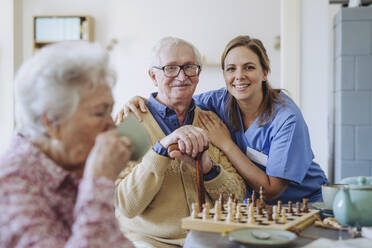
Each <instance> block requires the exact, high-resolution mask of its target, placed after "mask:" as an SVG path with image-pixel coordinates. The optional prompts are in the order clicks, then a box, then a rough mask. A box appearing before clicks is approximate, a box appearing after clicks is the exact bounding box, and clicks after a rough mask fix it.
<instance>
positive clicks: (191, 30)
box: [23, 0, 280, 112]
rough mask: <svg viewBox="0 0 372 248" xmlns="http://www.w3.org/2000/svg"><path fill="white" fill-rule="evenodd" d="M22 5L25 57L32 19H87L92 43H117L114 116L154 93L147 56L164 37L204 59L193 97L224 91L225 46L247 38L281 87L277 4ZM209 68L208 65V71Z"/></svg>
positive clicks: (49, 0)
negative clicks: (184, 43) (257, 42)
mask: <svg viewBox="0 0 372 248" xmlns="http://www.w3.org/2000/svg"><path fill="white" fill-rule="evenodd" d="M211 3H212V2H211V1H206V0H204V1H200V0H187V1H174V0H158V1H148V0H136V1H129V0H106V1H103V0H79V1H76V0H64V1H60V0H23V12H24V14H23V25H24V32H23V34H24V57H25V58H28V57H30V56H31V54H32V16H33V15H49V14H56V15H58V14H60V15H62V14H64V15H66V14H81V15H91V16H92V17H93V18H94V19H95V39H96V41H98V42H100V43H102V44H103V45H107V44H109V43H110V41H111V39H117V40H118V41H119V43H118V44H117V45H116V47H115V48H114V50H113V51H112V55H113V56H112V61H113V64H114V66H115V67H116V68H117V71H118V84H117V86H116V89H115V92H114V96H115V99H116V101H117V104H116V106H115V108H114V112H116V111H117V110H118V108H119V107H120V106H121V105H122V104H123V103H124V102H126V101H127V100H129V99H130V97H132V96H134V95H143V96H146V97H147V96H148V95H149V93H150V92H153V91H156V88H154V87H153V86H152V83H151V81H150V80H149V78H148V76H147V68H148V55H149V53H150V51H151V48H152V46H153V45H154V43H155V42H156V41H157V40H159V39H160V38H161V37H163V36H169V35H172V36H178V37H181V38H184V39H186V40H188V41H190V42H192V43H193V44H195V46H196V47H198V49H199V50H200V52H201V53H202V55H204V56H205V58H206V62H207V66H204V68H203V71H202V73H201V76H200V83H199V86H198V89H197V92H203V91H206V90H209V89H217V88H220V87H222V86H224V81H223V78H222V73H221V70H220V68H219V67H218V66H217V64H218V63H219V58H220V54H221V53H222V51H223V48H224V46H225V45H226V44H227V42H228V41H229V40H231V39H232V38H233V37H235V36H237V35H240V34H249V35H251V36H256V37H258V38H260V39H261V40H262V41H263V43H264V45H265V46H266V48H267V50H268V54H269V56H270V58H271V64H272V73H271V77H270V78H269V79H270V80H271V82H272V84H273V86H274V87H280V82H279V81H280V53H279V51H277V50H275V49H274V44H275V42H276V40H275V36H277V35H280V8H279V6H280V1H278V0H234V1H232V2H226V1H225V0H215V1H213V4H211ZM208 64H209V65H208Z"/></svg>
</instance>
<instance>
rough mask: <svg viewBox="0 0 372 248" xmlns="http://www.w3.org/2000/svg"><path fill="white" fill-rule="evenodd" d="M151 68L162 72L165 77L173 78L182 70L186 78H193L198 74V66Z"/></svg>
mask: <svg viewBox="0 0 372 248" xmlns="http://www.w3.org/2000/svg"><path fill="white" fill-rule="evenodd" d="M152 68H155V69H158V70H163V71H164V75H165V76H166V77H170V78H174V77H177V76H178V74H180V71H181V70H183V72H184V73H185V75H186V76H188V77H195V76H197V75H198V74H199V72H200V65H165V66H163V67H159V66H153V67H152Z"/></svg>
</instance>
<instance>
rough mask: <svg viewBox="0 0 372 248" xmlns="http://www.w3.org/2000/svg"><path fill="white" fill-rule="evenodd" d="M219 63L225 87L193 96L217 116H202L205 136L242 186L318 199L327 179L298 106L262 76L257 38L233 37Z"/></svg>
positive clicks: (264, 64)
mask: <svg viewBox="0 0 372 248" xmlns="http://www.w3.org/2000/svg"><path fill="white" fill-rule="evenodd" d="M221 65H222V70H223V75H224V79H225V82H226V88H222V89H219V90H214V91H209V92H206V93H203V94H200V95H197V96H194V99H195V102H196V104H197V105H198V106H200V107H201V108H203V109H207V110H211V111H213V112H215V113H217V114H218V115H219V117H220V118H221V119H222V121H223V122H222V121H220V122H216V121H212V119H211V118H209V117H208V115H205V116H204V118H202V125H203V126H204V128H205V130H207V132H208V137H209V139H210V140H211V142H212V143H213V144H214V145H216V146H217V147H218V148H220V149H221V150H222V151H223V152H224V153H225V154H226V155H227V157H228V158H229V159H230V161H231V162H232V164H233V165H234V166H235V168H236V169H237V170H238V171H239V173H240V174H241V175H242V176H243V178H244V179H245V181H246V184H247V187H248V189H252V190H255V191H258V190H259V188H260V186H263V188H264V191H265V200H267V201H269V202H270V201H277V200H282V201H283V202H288V201H301V200H302V198H309V201H311V202H314V201H322V194H321V185H322V184H325V183H328V180H327V178H326V176H325V174H324V172H323V171H322V169H321V168H320V166H319V165H318V164H317V163H315V162H314V161H313V158H314V155H313V152H312V150H311V145H310V137H309V132H308V128H307V125H306V123H305V120H304V118H303V116H302V114H301V111H300V109H299V108H298V107H297V106H296V104H295V103H294V102H293V101H292V100H291V99H290V98H289V97H288V96H287V95H286V94H285V93H284V92H283V91H281V90H278V89H272V88H271V87H270V84H269V82H268V81H267V75H268V73H269V72H270V62H269V58H268V56H267V53H266V50H265V48H264V46H263V44H262V42H261V41H259V40H258V39H254V38H251V37H249V36H238V37H236V38H234V39H233V40H231V41H230V42H229V43H228V44H227V46H226V48H225V50H224V52H223V54H222V57H221ZM142 101H143V99H142V100H140V99H139V98H134V99H133V100H132V101H131V102H130V103H129V105H130V106H129V105H128V106H127V107H126V111H128V109H131V110H132V111H135V109H136V108H137V107H141V106H142V107H141V109H142V110H143V109H144V107H143V106H144V102H142ZM226 126H227V127H226ZM248 192H250V190H248ZM250 194H251V193H249V194H248V195H247V197H249V196H250Z"/></svg>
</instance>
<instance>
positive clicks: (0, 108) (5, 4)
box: [0, 0, 14, 154]
mask: <svg viewBox="0 0 372 248" xmlns="http://www.w3.org/2000/svg"><path fill="white" fill-rule="evenodd" d="M13 17H14V4H13V0H5V1H2V2H1V8H0V154H2V153H3V152H4V150H5V149H6V147H7V146H8V144H9V139H10V137H11V133H12V130H13V82H12V81H13V74H14V56H13V47H14V46H13V40H14V37H13V35H14V31H13V27H14V25H13Z"/></svg>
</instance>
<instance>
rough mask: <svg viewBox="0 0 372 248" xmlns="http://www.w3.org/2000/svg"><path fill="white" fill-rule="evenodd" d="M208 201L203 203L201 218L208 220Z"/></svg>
mask: <svg viewBox="0 0 372 248" xmlns="http://www.w3.org/2000/svg"><path fill="white" fill-rule="evenodd" d="M209 209H210V207H209V203H208V202H207V203H205V204H204V208H203V220H209V219H210V218H211V216H210V215H209Z"/></svg>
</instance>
